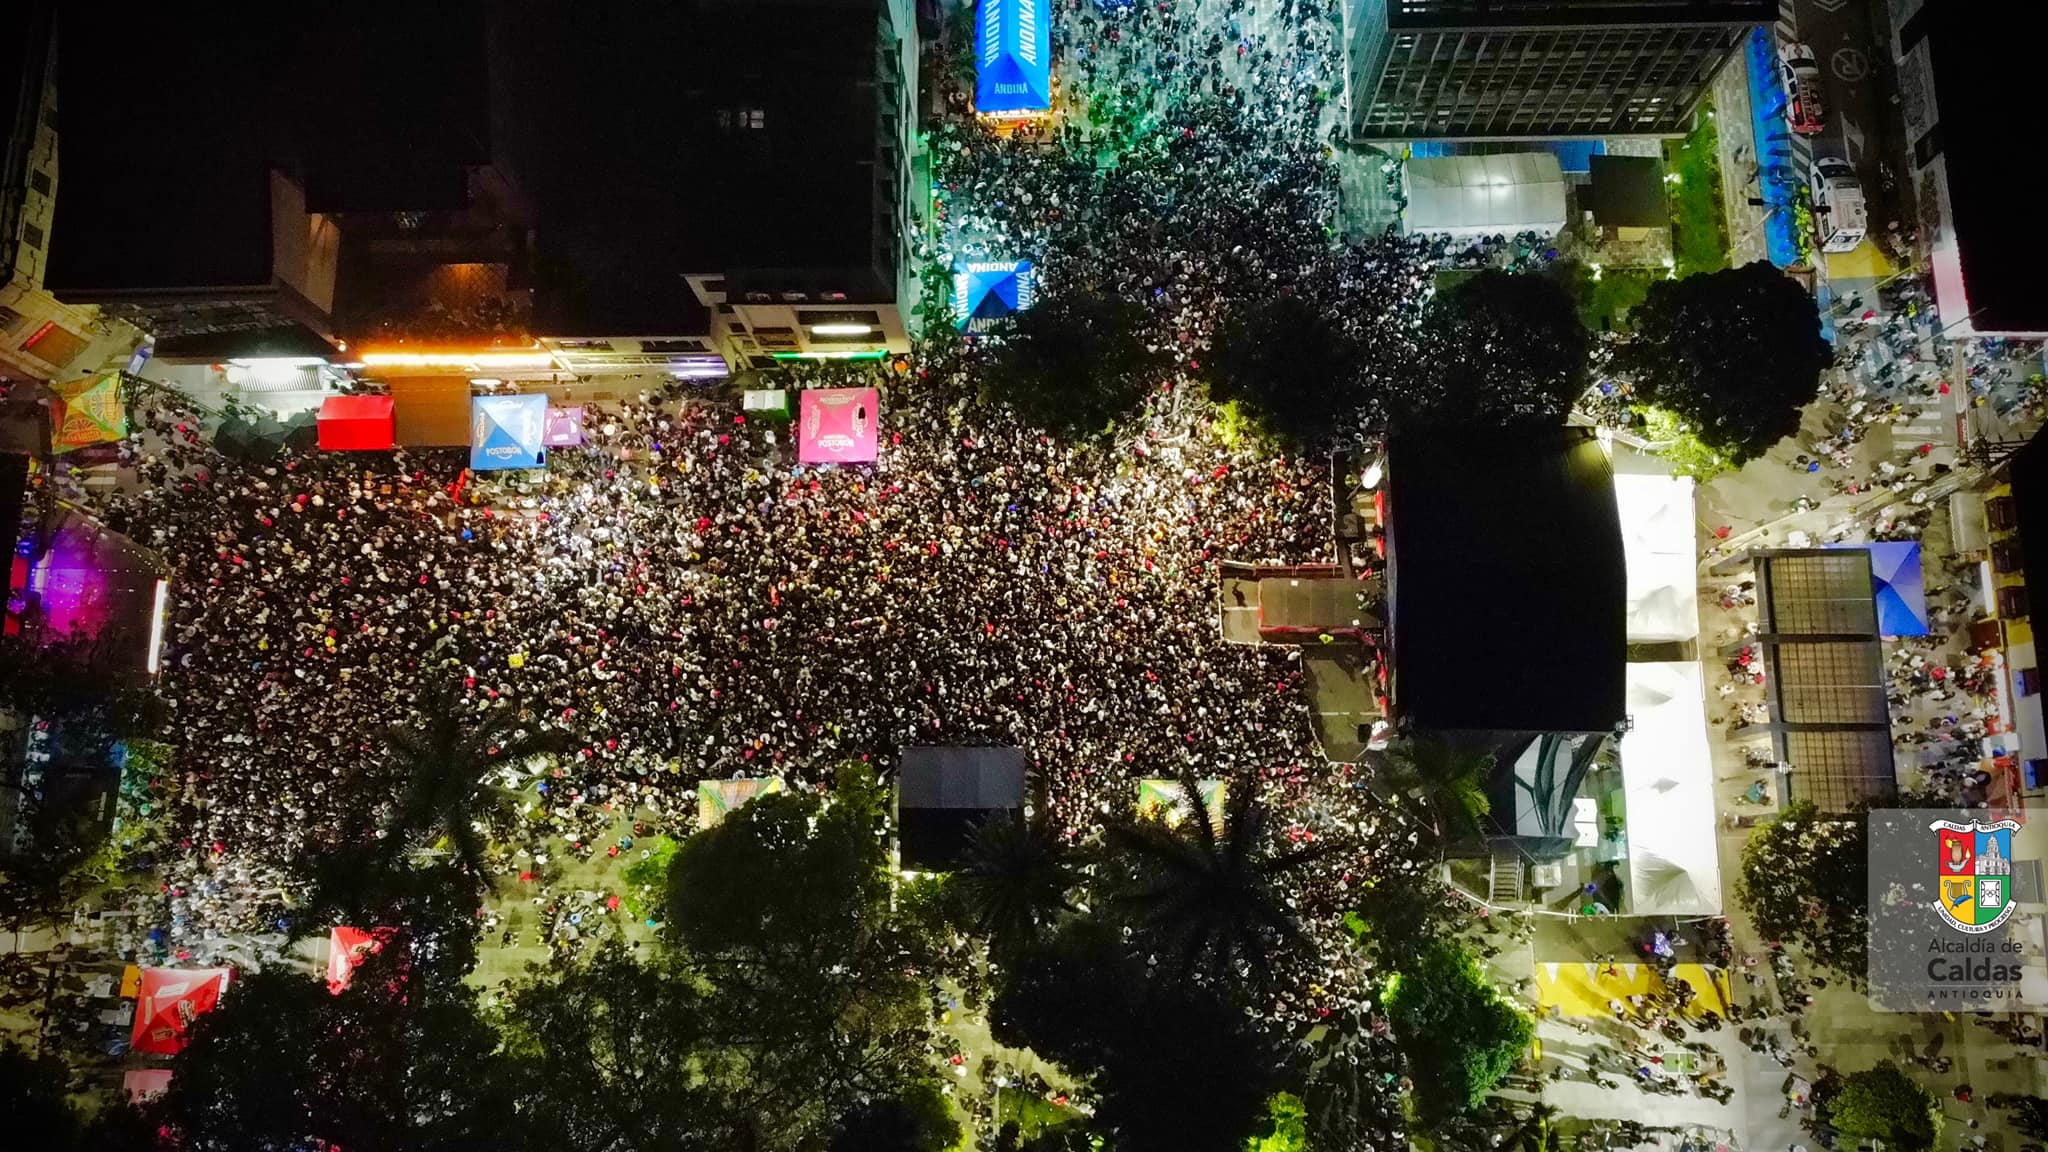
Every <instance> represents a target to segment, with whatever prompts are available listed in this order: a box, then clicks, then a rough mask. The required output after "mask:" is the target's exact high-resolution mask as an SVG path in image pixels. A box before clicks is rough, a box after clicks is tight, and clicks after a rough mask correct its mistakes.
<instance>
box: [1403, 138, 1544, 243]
mask: <svg viewBox="0 0 2048 1152" xmlns="http://www.w3.org/2000/svg"><path fill="white" fill-rule="evenodd" d="M1401 190H1402V192H1403V193H1405V194H1406V196H1407V198H1408V206H1407V208H1406V209H1404V210H1403V211H1402V213H1401V226H1402V229H1403V230H1404V231H1406V232H1408V233H1409V234H1410V235H1414V234H1417V233H1423V232H1428V233H1436V234H1448V235H1452V236H1491V235H1494V234H1495V233H1502V234H1506V235H1513V234H1514V233H1516V232H1541V233H1545V234H1550V233H1555V232H1559V231H1562V230H1563V229H1564V226H1565V219H1566V217H1565V188H1564V171H1563V169H1561V168H1559V167H1558V164H1557V157H1555V156H1553V155H1551V154H1550V153H1548V152H1509V153H1503V154H1501V155H1498V156H1426V157H1421V158H1417V159H1411V160H1409V161H1408V162H1407V163H1406V164H1405V165H1404V166H1403V167H1402V174H1401Z"/></svg>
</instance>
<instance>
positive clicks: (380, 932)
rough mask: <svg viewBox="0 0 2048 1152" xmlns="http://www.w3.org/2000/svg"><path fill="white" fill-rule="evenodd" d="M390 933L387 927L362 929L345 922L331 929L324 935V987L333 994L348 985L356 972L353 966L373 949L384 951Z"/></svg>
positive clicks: (373, 950) (341, 990) (360, 961)
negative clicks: (325, 947)
mask: <svg viewBox="0 0 2048 1152" xmlns="http://www.w3.org/2000/svg"><path fill="white" fill-rule="evenodd" d="M390 934H391V930H390V929H389V928H379V929H377V930H376V931H374V932H365V931H363V930H362V929H361V928H350V927H347V926H346V925H344V926H341V927H338V928H335V929H334V930H333V931H331V932H329V933H328V934H327V990H328V991H329V992H332V993H334V994H335V995H336V996H339V995H341V994H342V992H343V991H344V990H346V989H347V988H348V982H349V979H350V978H351V977H353V976H354V975H355V974H356V968H357V967H359V966H360V965H361V964H362V962H363V960H364V959H365V958H367V957H368V956H369V955H370V954H371V953H373V952H381V951H383V950H384V939H385V937H387V936H389V935H390Z"/></svg>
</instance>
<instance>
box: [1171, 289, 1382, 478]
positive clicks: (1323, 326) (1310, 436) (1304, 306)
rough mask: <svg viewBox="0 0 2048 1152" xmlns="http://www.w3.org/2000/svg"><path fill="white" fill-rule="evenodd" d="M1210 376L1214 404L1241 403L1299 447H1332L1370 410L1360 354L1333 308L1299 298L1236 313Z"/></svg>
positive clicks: (1250, 304) (1267, 299) (1212, 358)
mask: <svg viewBox="0 0 2048 1152" xmlns="http://www.w3.org/2000/svg"><path fill="white" fill-rule="evenodd" d="M1208 369H1209V371H1208V377H1209V394H1210V395H1211V396H1212V397H1213V398H1215V399H1216V400H1217V401H1219V402H1224V403H1227V402H1229V401H1233V400H1236V401H1240V402H1242V403H1243V405H1244V406H1245V407H1246V408H1247V409H1249V410H1250V411H1251V412H1252V413H1254V414H1255V415H1257V416H1258V417H1259V418H1260V419H1261V421H1263V422H1264V423H1265V425H1266V426H1267V427H1268V428H1270V429H1272V430H1273V431H1275V432H1278V433H1279V434H1280V435H1282V436H1285V437H1286V438H1288V439H1289V440H1291V441H1293V442H1294V443H1295V444H1297V445H1314V444H1318V443H1322V442H1326V441H1328V440H1329V439H1330V438H1331V437H1332V436H1333V435H1334V434H1336V432H1337V431H1338V429H1339V425H1340V424H1341V422H1342V421H1343V420H1344V419H1345V418H1347V417H1349V416H1351V415H1353V414H1355V413H1356V412H1357V411H1358V410H1359V408H1360V407H1361V405H1362V404H1363V399H1364V398H1363V396H1362V395H1361V393H1360V388H1359V356H1358V349H1357V348H1356V347H1354V346H1353V344H1352V342H1351V338H1350V337H1349V336H1347V335H1345V334H1344V331H1343V330H1342V329H1341V328H1339V327H1338V325H1337V324H1336V323H1335V322H1334V321H1333V319H1332V318H1331V315H1330V311H1329V309H1328V308H1326V307H1324V306H1322V305H1321V304H1319V303H1317V302H1316V301H1313V300H1310V299H1305V298H1303V297H1301V296H1299V295H1290V296H1264V297H1259V298H1256V299H1253V300H1248V301H1244V302H1241V303H1239V304H1237V305H1235V306H1234V307H1232V308H1231V310H1230V311H1229V313H1227V314H1226V315H1225V317H1224V321H1223V326H1222V328H1221V330H1220V331H1219V332H1218V333H1217V335H1216V343H1215V349H1214V351H1212V352H1211V353H1210V355H1209V361H1208Z"/></svg>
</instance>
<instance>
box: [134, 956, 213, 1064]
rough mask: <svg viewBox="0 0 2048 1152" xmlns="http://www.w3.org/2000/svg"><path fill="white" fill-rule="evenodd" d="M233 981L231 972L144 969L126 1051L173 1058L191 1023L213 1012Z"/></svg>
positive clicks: (188, 969) (201, 969)
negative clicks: (132, 1027) (133, 1022)
mask: <svg viewBox="0 0 2048 1152" xmlns="http://www.w3.org/2000/svg"><path fill="white" fill-rule="evenodd" d="M234 977H235V970H234V969H232V968H144V969H143V970H142V988H141V991H140V992H138V993H137V994H136V997H135V1031H134V1033H133V1034H132V1036H131V1038H130V1044H129V1047H130V1048H132V1049H133V1050H135V1051H137V1052H153V1053H156V1054H157V1055H159V1056H175V1055H176V1054H177V1053H178V1050H179V1049H181V1048H183V1047H184V1046H185V1033H186V1030H187V1029H189V1028H190V1027H191V1026H192V1021H194V1020H196V1019H198V1018H199V1017H201V1016H203V1015H205V1014H206V1013H208V1012H211V1011H213V1009H214V1006H215V1005H217V1004H219V1003H220V997H221V993H223V992H226V991H227V988H228V982H229V981H231V980H233V979H234Z"/></svg>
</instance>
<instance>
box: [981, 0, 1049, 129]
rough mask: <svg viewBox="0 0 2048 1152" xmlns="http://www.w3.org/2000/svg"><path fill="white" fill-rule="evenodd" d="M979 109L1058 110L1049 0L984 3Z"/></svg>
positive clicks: (999, 111) (1013, 111)
mask: <svg viewBox="0 0 2048 1152" xmlns="http://www.w3.org/2000/svg"><path fill="white" fill-rule="evenodd" d="M974 64H975V87H974V110H975V111H977V112H984V113H993V114H996V115H1015V114H1017V113H1025V112H1043V111H1046V110H1047V109H1049V108H1051V107H1052V14H1051V13H1049V12H1047V11H1046V10H1045V0H981V11H980V12H978V13H976V22H975V26H974Z"/></svg>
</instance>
